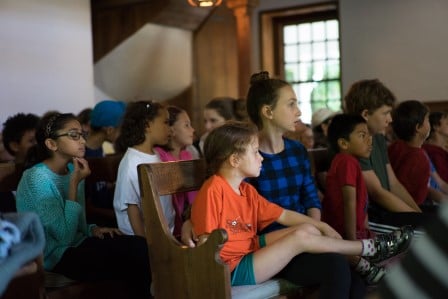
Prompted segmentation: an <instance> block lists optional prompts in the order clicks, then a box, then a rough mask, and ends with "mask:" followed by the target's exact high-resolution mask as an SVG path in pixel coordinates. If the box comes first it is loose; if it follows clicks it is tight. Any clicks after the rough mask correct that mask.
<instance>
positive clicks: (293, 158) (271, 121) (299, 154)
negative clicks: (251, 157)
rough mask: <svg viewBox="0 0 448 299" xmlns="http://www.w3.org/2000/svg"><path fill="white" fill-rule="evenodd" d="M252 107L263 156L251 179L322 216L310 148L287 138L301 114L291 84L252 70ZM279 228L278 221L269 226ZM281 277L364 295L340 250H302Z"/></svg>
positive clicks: (275, 198) (263, 190) (281, 200)
mask: <svg viewBox="0 0 448 299" xmlns="http://www.w3.org/2000/svg"><path fill="white" fill-rule="evenodd" d="M247 112H248V114H249V117H250V119H251V121H252V122H254V123H255V125H257V127H258V129H259V142H260V144H259V150H260V154H261V155H262V156H263V167H262V170H261V173H260V176H259V177H257V178H252V179H250V180H248V181H249V183H251V184H252V185H253V186H254V187H255V188H256V189H257V190H258V192H259V193H260V194H261V195H262V196H263V197H265V198H267V199H268V200H269V201H271V202H274V203H276V204H278V205H280V206H282V207H283V208H285V209H289V210H294V211H297V212H299V213H302V214H306V215H308V216H310V217H312V218H314V219H316V220H320V208H321V205H320V201H319V198H318V195H317V189H316V186H315V185H314V181H313V178H312V176H311V166H310V161H309V159H308V154H307V151H306V149H305V147H304V146H303V145H302V144H300V143H299V142H296V141H293V140H290V139H287V138H284V137H283V135H284V134H285V133H286V132H292V131H294V130H295V124H296V123H297V122H298V121H299V119H300V115H301V112H300V109H299V107H298V103H297V97H296V95H295V93H294V90H293V89H292V87H291V86H290V85H289V84H288V83H287V82H285V81H283V80H279V79H272V78H269V73H268V72H260V73H257V74H254V75H252V77H251V86H250V88H249V92H248V95H247ZM278 228H280V225H278V224H276V225H275V226H271V227H270V228H269V230H271V231H272V230H275V229H278ZM279 276H281V277H283V278H285V279H287V280H289V281H291V282H293V283H296V284H299V285H302V286H310V285H318V286H319V294H320V298H363V297H364V294H365V285H364V283H363V282H362V280H361V278H360V277H359V276H358V275H357V274H356V273H354V272H352V273H351V272H350V270H349V264H348V262H347V259H346V258H345V257H344V256H342V255H339V254H333V253H326V254H310V253H303V254H299V255H297V256H296V257H294V258H293V260H292V261H291V262H290V263H289V264H288V265H287V266H286V267H285V269H284V270H283V271H282V272H280V273H279Z"/></svg>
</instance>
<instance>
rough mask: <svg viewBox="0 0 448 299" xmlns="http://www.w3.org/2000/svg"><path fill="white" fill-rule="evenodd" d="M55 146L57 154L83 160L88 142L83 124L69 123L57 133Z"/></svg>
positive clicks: (74, 121) (75, 121) (73, 121)
mask: <svg viewBox="0 0 448 299" xmlns="http://www.w3.org/2000/svg"><path fill="white" fill-rule="evenodd" d="M56 135H57V137H55V138H53V139H54V140H55V142H56V143H55V146H56V147H57V151H55V153H56V154H58V155H62V156H67V157H77V158H82V157H84V154H85V152H86V140H85V137H84V135H83V131H82V127H81V124H80V123H79V122H78V121H77V120H71V121H69V122H67V123H66V124H65V125H64V127H63V128H62V129H61V130H59V131H58V132H56Z"/></svg>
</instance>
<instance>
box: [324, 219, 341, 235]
mask: <svg viewBox="0 0 448 299" xmlns="http://www.w3.org/2000/svg"><path fill="white" fill-rule="evenodd" d="M321 224H322V225H321V227H320V231H321V232H322V234H323V235H324V236H327V237H331V238H335V239H342V237H341V235H340V234H339V233H338V232H337V231H335V230H334V228H332V227H331V226H329V225H328V224H327V223H325V222H321Z"/></svg>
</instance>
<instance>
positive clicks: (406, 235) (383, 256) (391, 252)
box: [365, 225, 414, 264]
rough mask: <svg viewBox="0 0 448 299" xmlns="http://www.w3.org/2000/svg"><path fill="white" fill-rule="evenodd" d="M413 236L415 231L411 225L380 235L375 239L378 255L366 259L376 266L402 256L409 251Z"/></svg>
mask: <svg viewBox="0 0 448 299" xmlns="http://www.w3.org/2000/svg"><path fill="white" fill-rule="evenodd" d="M413 236H414V230H413V229H412V227H411V226H410V225H407V226H403V227H401V228H399V229H396V230H394V231H392V232H390V233H387V234H379V235H377V236H376V237H375V239H374V243H375V247H376V250H377V251H376V254H375V255H374V256H369V257H367V256H366V257H365V258H366V259H367V260H369V261H370V262H371V263H375V264H376V263H380V262H382V261H384V260H387V259H389V258H391V257H394V256H397V255H399V254H402V253H404V252H405V251H406V250H407V249H408V247H409V245H410V244H411V241H412V238H413Z"/></svg>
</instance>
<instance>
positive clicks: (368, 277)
mask: <svg viewBox="0 0 448 299" xmlns="http://www.w3.org/2000/svg"><path fill="white" fill-rule="evenodd" d="M384 275H386V268H384V267H382V266H377V265H373V264H371V265H370V268H369V270H367V272H366V273H365V274H361V277H362V278H363V279H364V282H365V283H366V285H368V286H372V285H376V284H378V283H379V282H380V281H381V279H382V278H383V277H384Z"/></svg>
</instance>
